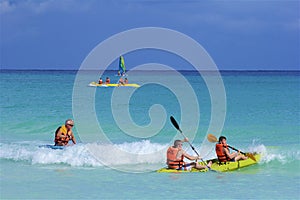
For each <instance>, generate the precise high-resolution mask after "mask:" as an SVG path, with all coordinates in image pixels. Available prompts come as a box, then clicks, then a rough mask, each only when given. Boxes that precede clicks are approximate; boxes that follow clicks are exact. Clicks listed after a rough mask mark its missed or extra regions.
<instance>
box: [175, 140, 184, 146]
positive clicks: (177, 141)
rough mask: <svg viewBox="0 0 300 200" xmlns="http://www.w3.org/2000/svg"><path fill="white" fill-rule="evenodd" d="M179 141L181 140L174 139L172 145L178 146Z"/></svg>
mask: <svg viewBox="0 0 300 200" xmlns="http://www.w3.org/2000/svg"><path fill="white" fill-rule="evenodd" d="M180 143H182V141H181V140H175V141H174V147H178V145H179V144H180Z"/></svg>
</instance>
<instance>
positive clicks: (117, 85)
mask: <svg viewBox="0 0 300 200" xmlns="http://www.w3.org/2000/svg"><path fill="white" fill-rule="evenodd" d="M89 86H93V87H135V88H138V87H140V85H138V84H136V83H129V84H124V85H121V84H117V83H109V84H105V83H103V84H99V83H96V82H91V83H90V84H89Z"/></svg>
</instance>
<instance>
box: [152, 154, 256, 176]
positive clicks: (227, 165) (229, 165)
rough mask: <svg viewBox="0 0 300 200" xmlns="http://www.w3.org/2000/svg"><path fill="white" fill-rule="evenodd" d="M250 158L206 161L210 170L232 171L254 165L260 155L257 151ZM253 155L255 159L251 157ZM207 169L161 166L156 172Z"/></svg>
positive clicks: (203, 170)
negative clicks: (231, 160) (209, 164)
mask: <svg viewBox="0 0 300 200" xmlns="http://www.w3.org/2000/svg"><path fill="white" fill-rule="evenodd" d="M252 155H253V156H252V159H251V158H248V159H247V160H239V161H236V162H219V161H218V159H212V160H207V161H206V163H208V162H209V161H212V165H211V170H214V171H217V172H228V171H234V170H238V169H240V168H243V167H248V166H250V165H254V164H257V163H258V162H259V160H260V157H261V155H260V154H257V153H252ZM253 157H254V158H255V159H253ZM199 163H200V164H201V165H205V164H204V163H203V162H199ZM207 171H209V170H208V169H202V170H198V169H194V168H193V169H192V170H189V171H187V170H177V169H170V168H161V169H159V170H157V171H156V172H158V173H170V172H173V173H174V172H175V173H178V172H207Z"/></svg>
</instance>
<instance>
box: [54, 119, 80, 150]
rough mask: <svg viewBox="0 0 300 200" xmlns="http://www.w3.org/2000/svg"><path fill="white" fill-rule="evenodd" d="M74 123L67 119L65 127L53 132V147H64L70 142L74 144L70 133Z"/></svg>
mask: <svg viewBox="0 0 300 200" xmlns="http://www.w3.org/2000/svg"><path fill="white" fill-rule="evenodd" d="M73 126H74V121H73V120H72V119H67V120H66V122H65V125H62V126H60V127H58V128H57V129H56V131H55V139H54V142H55V146H66V145H67V144H68V143H69V141H70V140H72V142H73V144H76V140H75V137H74V134H73V131H72V128H73Z"/></svg>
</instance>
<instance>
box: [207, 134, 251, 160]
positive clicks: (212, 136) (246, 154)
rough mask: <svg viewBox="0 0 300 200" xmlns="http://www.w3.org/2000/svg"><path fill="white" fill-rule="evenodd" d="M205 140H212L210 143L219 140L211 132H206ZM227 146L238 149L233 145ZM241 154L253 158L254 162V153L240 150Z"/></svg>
mask: <svg viewBox="0 0 300 200" xmlns="http://www.w3.org/2000/svg"><path fill="white" fill-rule="evenodd" d="M207 140H208V141H210V142H212V143H215V142H219V141H218V139H217V138H216V136H214V135H213V134H208V135H207ZM227 146H228V147H229V148H231V149H232V150H235V151H239V150H238V149H236V148H234V147H231V146H229V145H227ZM240 152H241V153H242V154H244V155H245V156H248V157H249V158H251V159H252V160H254V161H255V162H256V159H255V157H254V155H253V154H252V153H244V152H242V151H240Z"/></svg>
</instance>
